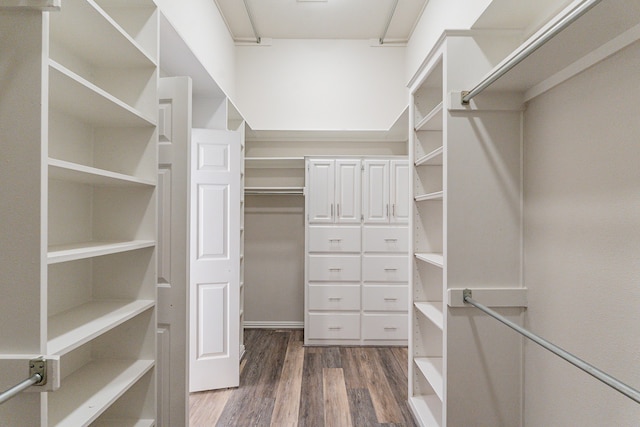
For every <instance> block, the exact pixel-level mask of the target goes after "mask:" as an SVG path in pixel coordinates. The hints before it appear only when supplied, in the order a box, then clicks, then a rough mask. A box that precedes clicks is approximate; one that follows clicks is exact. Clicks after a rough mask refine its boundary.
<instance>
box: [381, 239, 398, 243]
mask: <svg viewBox="0 0 640 427" xmlns="http://www.w3.org/2000/svg"><path fill="white" fill-rule="evenodd" d="M384 241H385V242H397V241H398V239H384Z"/></svg>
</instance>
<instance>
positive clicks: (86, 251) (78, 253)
mask: <svg viewBox="0 0 640 427" xmlns="http://www.w3.org/2000/svg"><path fill="white" fill-rule="evenodd" d="M155 244H156V242H155V241H154V240H129V241H119V242H83V243H75V244H69V245H58V246H50V247H49V252H48V254H47V259H48V262H49V264H55V263H58V262H67V261H75V260H78V259H84V258H92V257H96V256H102V255H110V254H116V253H119V252H127V251H133V250H136V249H143V248H149V247H152V246H155Z"/></svg>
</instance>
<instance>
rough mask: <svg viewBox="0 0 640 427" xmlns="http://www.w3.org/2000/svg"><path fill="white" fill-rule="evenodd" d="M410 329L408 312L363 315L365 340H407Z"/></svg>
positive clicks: (363, 336)
mask: <svg viewBox="0 0 640 427" xmlns="http://www.w3.org/2000/svg"><path fill="white" fill-rule="evenodd" d="M408 329H409V317H408V316H407V314H364V315H363V317H362V338H363V339H365V340H406V339H407V338H408V332H407V331H408Z"/></svg>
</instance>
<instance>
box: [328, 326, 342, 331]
mask: <svg viewBox="0 0 640 427" xmlns="http://www.w3.org/2000/svg"><path fill="white" fill-rule="evenodd" d="M328 329H329V330H330V331H339V330H340V329H342V326H329V328H328Z"/></svg>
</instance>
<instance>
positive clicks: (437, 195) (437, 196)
mask: <svg viewBox="0 0 640 427" xmlns="http://www.w3.org/2000/svg"><path fill="white" fill-rule="evenodd" d="M443 197H444V191H435V192H433V193H428V194H420V195H419V196H416V197H414V200H415V201H416V202H427V201H429V200H442V198H443Z"/></svg>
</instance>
